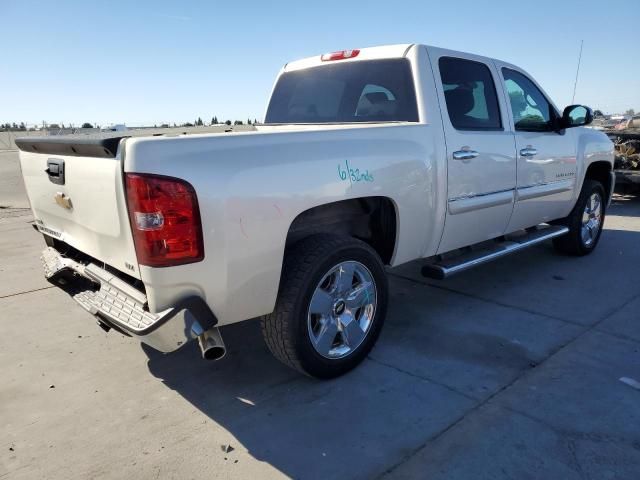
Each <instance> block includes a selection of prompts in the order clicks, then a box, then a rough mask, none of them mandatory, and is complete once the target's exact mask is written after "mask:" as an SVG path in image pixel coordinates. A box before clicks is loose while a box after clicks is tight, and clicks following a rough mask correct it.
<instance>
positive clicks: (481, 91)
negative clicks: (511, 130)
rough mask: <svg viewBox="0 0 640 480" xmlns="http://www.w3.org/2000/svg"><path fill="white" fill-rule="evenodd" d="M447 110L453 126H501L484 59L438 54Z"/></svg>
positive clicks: (489, 73)
mask: <svg viewBox="0 0 640 480" xmlns="http://www.w3.org/2000/svg"><path fill="white" fill-rule="evenodd" d="M438 66H439V68H440V79H441V81H442V88H443V90H444V97H445V101H446V104H447V113H448V114H449V119H450V120H451V124H452V125H453V127H454V128H455V129H456V130H502V129H503V128H502V120H501V118H500V107H499V106H498V97H497V94H496V86H495V83H494V81H493V77H492V75H491V71H490V70H489V67H487V66H486V65H485V64H484V63H480V62H476V61H473V60H465V59H462V58H454V57H441V58H440V60H439V62H438Z"/></svg>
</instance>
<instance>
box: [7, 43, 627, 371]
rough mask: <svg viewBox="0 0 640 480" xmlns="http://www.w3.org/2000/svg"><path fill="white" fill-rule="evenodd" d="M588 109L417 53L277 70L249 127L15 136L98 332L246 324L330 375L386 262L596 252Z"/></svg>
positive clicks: (384, 296) (368, 314)
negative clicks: (546, 245)
mask: <svg viewBox="0 0 640 480" xmlns="http://www.w3.org/2000/svg"><path fill="white" fill-rule="evenodd" d="M592 118H593V115H592V113H591V110H590V109H589V108H587V107H584V106H581V105H570V106H568V107H566V108H565V109H564V110H563V111H562V112H561V111H560V110H558V109H557V108H556V106H555V105H554V104H553V102H552V101H551V100H550V99H549V96H548V95H547V94H546V93H545V92H544V91H543V89H542V88H541V87H540V86H539V85H538V84H537V83H536V82H535V80H533V78H532V77H531V76H530V75H529V74H528V73H527V72H525V71H524V70H522V69H521V68H519V67H517V66H515V65H511V64H508V63H505V62H502V61H498V60H495V59H491V58H485V57H482V56H478V55H472V54H468V53H461V52H457V51H451V50H444V49H441V48H436V47H430V46H425V45H418V44H411V45H392V46H382V47H375V48H365V49H361V50H344V51H339V52H334V53H330V54H325V55H321V56H315V57H311V58H306V59H303V60H299V61H295V62H291V63H288V64H286V65H285V66H284V67H283V68H282V70H281V71H280V73H279V75H278V77H277V79H276V82H275V84H274V87H273V91H272V95H271V99H270V101H269V103H268V107H267V110H266V114H265V122H264V124H263V125H260V126H258V127H256V128H255V130H254V131H248V132H227V133H224V132H221V133H202V134H187V135H174V136H172V135H152V134H149V133H145V131H142V132H136V131H126V132H115V133H112V134H106V135H104V134H103V135H102V136H97V137H95V136H87V137H82V136H62V137H58V136H53V137H41V138H34V137H28V138H23V139H19V140H17V141H16V143H17V145H18V147H19V148H20V150H21V151H20V164H21V168H22V174H23V177H24V182H25V185H26V190H27V194H28V196H29V200H30V202H31V208H32V210H33V215H34V217H35V222H34V226H35V227H37V230H38V231H39V232H40V233H41V234H42V235H43V236H44V240H45V241H46V249H45V250H44V252H43V254H42V260H43V264H44V271H45V275H46V277H47V278H48V279H49V280H50V281H51V282H52V283H54V284H56V285H58V286H60V287H61V288H63V289H64V290H65V291H66V292H67V293H69V294H71V295H72V296H73V298H74V299H75V300H76V301H77V303H78V304H79V305H80V306H82V307H83V308H84V309H86V310H87V311H88V312H90V313H91V314H93V315H94V316H95V318H96V319H97V322H98V323H99V325H101V326H102V327H103V328H104V329H106V330H108V329H115V330H117V331H119V332H121V333H123V334H125V335H129V336H132V337H136V338H138V339H140V340H141V341H142V342H144V343H146V344H148V345H150V346H151V347H153V348H155V349H157V350H160V351H162V352H171V351H173V350H176V349H178V348H180V347H181V346H183V345H184V344H185V343H187V342H188V341H189V340H192V339H198V343H199V345H200V348H201V350H202V355H203V357H204V358H207V359H218V358H220V357H222V356H223V355H224V353H225V346H224V343H223V340H222V336H221V334H220V327H224V326H225V325H229V324H232V323H235V322H240V321H243V320H247V319H252V318H256V317H260V319H261V325H262V331H263V333H264V339H265V341H266V343H267V345H268V347H269V349H270V350H271V352H272V353H273V354H274V355H275V356H276V357H277V358H278V359H279V360H281V361H282V362H284V363H285V364H287V365H289V366H290V367H293V368H295V369H297V370H299V371H300V372H303V373H305V374H307V375H310V376H314V377H320V378H329V377H335V376H337V375H340V374H342V373H344V372H346V371H348V370H349V369H351V368H353V367H354V366H356V365H357V364H358V363H359V362H361V361H362V360H363V358H364V357H365V356H366V355H367V353H368V352H369V351H370V350H371V348H372V347H373V345H374V343H375V342H376V340H377V338H378V336H379V334H380V331H381V328H382V326H383V323H384V320H385V315H386V312H387V304H388V302H389V293H388V285H387V279H386V267H387V266H388V267H393V266H396V265H399V264H403V263H405V262H409V261H412V260H416V259H421V262H422V264H423V266H422V272H423V274H424V275H425V276H428V277H435V278H438V279H445V278H446V277H448V276H449V275H452V274H455V273H458V272H460V271H462V270H465V269H467V268H469V267H472V266H475V265H478V264H481V263H483V262H487V261H490V260H493V259H496V258H500V257H502V256H503V255H506V254H509V253H512V252H515V251H518V250H521V249H523V248H525V247H528V246H531V245H535V244H537V243H540V242H543V241H546V240H550V239H552V240H553V243H554V245H555V247H556V248H557V249H558V250H560V251H561V252H564V253H566V254H570V255H585V254H588V253H590V252H592V251H593V250H594V248H595V247H596V245H597V244H598V240H599V239H600V234H601V232H602V225H603V221H604V217H605V212H606V209H607V206H608V204H609V202H610V199H611V195H612V190H613V185H614V182H615V175H614V174H613V169H612V167H613V158H614V156H613V144H612V142H611V141H610V140H609V139H608V138H607V137H606V136H605V135H604V134H603V133H601V132H598V131H595V130H593V129H589V128H583V126H584V125H587V124H589V123H590V122H591V120H592ZM540 268H544V267H543V266H542V265H541V266H540Z"/></svg>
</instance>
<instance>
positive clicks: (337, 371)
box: [262, 235, 388, 378]
mask: <svg viewBox="0 0 640 480" xmlns="http://www.w3.org/2000/svg"><path fill="white" fill-rule="evenodd" d="M387 290H388V287H387V279H386V274H385V271H384V266H383V264H382V261H381V260H380V258H379V256H378V254H377V253H376V252H375V251H374V250H373V249H372V248H371V247H369V245H367V244H366V243H364V242H361V241H360V240H357V239H354V238H351V237H339V236H333V235H315V236H312V237H309V238H307V239H304V240H302V241H300V242H299V243H298V244H296V245H295V246H294V247H293V250H292V251H291V252H289V253H288V254H287V255H286V257H285V263H284V267H283V274H282V280H281V285H280V293H279V295H278V300H277V302H276V308H275V310H274V311H273V313H271V314H270V315H266V316H264V317H263V318H262V332H263V335H264V338H265V341H266V343H267V345H268V347H269V349H270V350H271V352H272V353H273V354H274V355H275V356H276V357H277V358H278V359H279V360H280V361H282V362H283V363H285V364H286V365H288V366H290V367H292V368H295V369H296V370H298V371H300V372H302V373H305V374H307V375H310V376H313V377H318V378H331V377H336V376H338V375H341V374H343V373H345V372H347V371H348V370H350V369H352V368H354V367H355V366H356V365H358V364H359V363H360V362H361V361H362V360H363V359H364V358H365V357H366V355H367V354H368V353H369V351H370V350H371V348H372V347H373V345H374V343H375V342H376V340H377V338H378V335H379V334H380V330H381V328H382V324H383V322H384V318H385V315H386V308H387V295H388V293H387Z"/></svg>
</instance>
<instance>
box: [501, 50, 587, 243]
mask: <svg viewBox="0 0 640 480" xmlns="http://www.w3.org/2000/svg"><path fill="white" fill-rule="evenodd" d="M496 66H497V68H499V70H500V77H501V82H502V83H503V85H504V93H505V96H506V101H507V102H508V104H509V114H510V118H509V121H510V123H511V126H512V128H513V131H514V134H515V141H516V154H517V157H518V160H517V165H518V167H517V170H518V173H517V176H518V180H517V185H516V204H515V207H514V210H513V215H512V217H511V221H510V223H509V226H508V228H507V230H508V231H510V232H511V231H515V230H519V229H522V228H527V227H531V226H534V225H537V224H539V223H542V222H548V221H550V220H555V219H557V218H561V217H564V216H566V215H567V214H568V213H569V211H570V210H571V207H572V204H573V198H574V197H573V190H574V189H575V186H576V172H577V163H576V148H577V145H576V143H575V141H574V136H573V132H572V131H571V130H561V131H559V132H558V131H556V130H555V128H554V127H555V118H557V117H559V116H560V114H559V113H558V111H557V110H556V109H555V107H554V106H553V104H552V103H551V102H550V101H549V100H548V98H547V97H546V95H545V94H544V92H543V91H542V89H540V87H538V85H536V84H535V83H534V81H533V80H532V79H531V78H530V77H529V76H528V75H527V74H526V73H524V72H523V71H521V70H518V69H516V68H515V67H513V66H507V65H506V64H502V63H500V62H496ZM554 117H555V118H554Z"/></svg>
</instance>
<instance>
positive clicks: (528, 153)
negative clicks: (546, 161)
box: [520, 145, 538, 157]
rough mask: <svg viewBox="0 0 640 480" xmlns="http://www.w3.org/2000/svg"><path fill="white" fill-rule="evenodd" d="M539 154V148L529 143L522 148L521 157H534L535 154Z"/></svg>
mask: <svg viewBox="0 0 640 480" xmlns="http://www.w3.org/2000/svg"><path fill="white" fill-rule="evenodd" d="M537 154H538V150H536V149H535V148H533V147H532V146H531V145H528V146H527V147H525V148H523V149H522V150H520V156H521V157H533V156H534V155H537Z"/></svg>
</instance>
